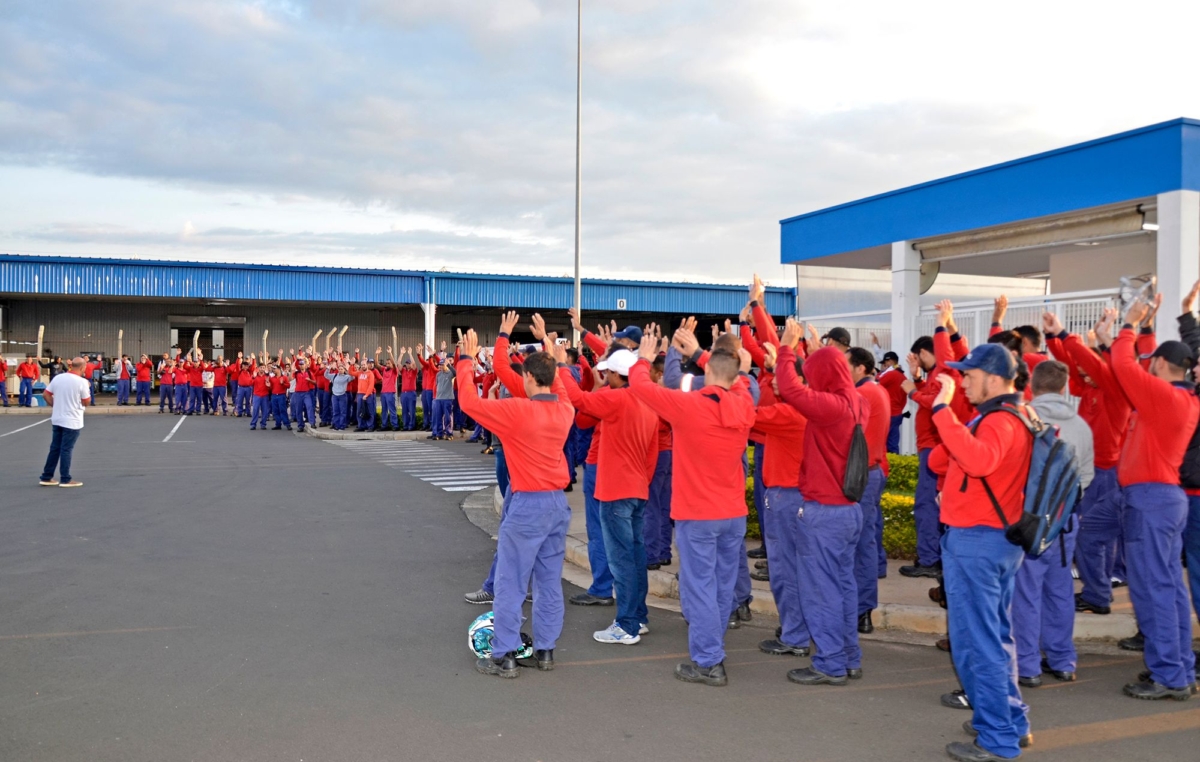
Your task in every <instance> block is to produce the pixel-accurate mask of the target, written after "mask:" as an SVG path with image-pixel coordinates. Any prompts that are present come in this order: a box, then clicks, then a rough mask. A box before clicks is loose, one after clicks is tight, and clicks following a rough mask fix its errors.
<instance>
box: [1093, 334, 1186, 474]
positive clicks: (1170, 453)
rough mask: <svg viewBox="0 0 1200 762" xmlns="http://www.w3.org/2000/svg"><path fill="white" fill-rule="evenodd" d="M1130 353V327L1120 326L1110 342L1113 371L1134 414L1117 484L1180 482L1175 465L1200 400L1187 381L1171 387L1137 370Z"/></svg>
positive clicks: (1132, 346) (1178, 459)
mask: <svg viewBox="0 0 1200 762" xmlns="http://www.w3.org/2000/svg"><path fill="white" fill-rule="evenodd" d="M1134 352H1135V350H1134V334H1133V329H1131V328H1123V329H1122V330H1121V333H1120V334H1118V335H1117V338H1116V340H1114V341H1113V345H1112V372H1113V375H1114V376H1116V379H1117V381H1118V382H1119V383H1120V384H1121V388H1122V389H1124V390H1125V396H1126V397H1128V398H1129V403H1130V404H1131V405H1133V414H1132V415H1131V416H1130V417H1129V433H1128V434H1127V435H1126V436H1125V447H1124V449H1123V450H1122V451H1121V463H1120V465H1118V466H1117V483H1118V484H1120V485H1121V486H1122V487H1128V486H1129V485H1131V484H1144V483H1148V482H1153V483H1159V484H1179V466H1181V465H1182V464H1183V454H1184V453H1185V452H1186V451H1187V447H1188V442H1189V441H1191V438H1192V433H1193V432H1195V430H1196V421H1197V419H1200V399H1198V398H1197V397H1196V393H1195V390H1194V387H1193V385H1192V384H1191V383H1188V382H1186V381H1181V382H1178V383H1177V384H1176V383H1171V382H1169V381H1166V380H1164V379H1161V378H1157V377H1155V376H1152V375H1150V374H1149V373H1148V372H1147V371H1145V370H1142V367H1141V366H1140V365H1139V364H1138V359H1137V355H1136V354H1134Z"/></svg>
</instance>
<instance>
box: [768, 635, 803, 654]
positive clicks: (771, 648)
mask: <svg viewBox="0 0 1200 762" xmlns="http://www.w3.org/2000/svg"><path fill="white" fill-rule="evenodd" d="M758 650H760V651H762V652H763V653H765V654H770V655H772V656H808V654H809V648H808V646H789V645H788V644H787V643H784V642H783V641H781V640H779V639H778V638H776V639H773V640H764V641H763V642H761V643H759V644H758Z"/></svg>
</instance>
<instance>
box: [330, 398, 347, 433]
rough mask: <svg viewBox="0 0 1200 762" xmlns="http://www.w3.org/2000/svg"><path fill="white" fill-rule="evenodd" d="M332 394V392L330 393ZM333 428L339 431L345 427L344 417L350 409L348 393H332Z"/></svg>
mask: <svg viewBox="0 0 1200 762" xmlns="http://www.w3.org/2000/svg"><path fill="white" fill-rule="evenodd" d="M331 394H332V393H331ZM332 396H333V406H332V407H333V428H334V429H335V430H337V431H341V430H342V429H344V428H346V417H347V415H348V414H349V411H350V395H349V394H333V395H332Z"/></svg>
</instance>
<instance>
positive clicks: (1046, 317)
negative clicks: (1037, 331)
mask: <svg viewBox="0 0 1200 762" xmlns="http://www.w3.org/2000/svg"><path fill="white" fill-rule="evenodd" d="M1042 330H1043V331H1045V332H1046V333H1048V334H1050V335H1051V336H1057V335H1059V334H1060V333H1062V332H1063V324H1062V321H1061V320H1059V319H1058V315H1055V314H1054V313H1053V312H1043V313H1042Z"/></svg>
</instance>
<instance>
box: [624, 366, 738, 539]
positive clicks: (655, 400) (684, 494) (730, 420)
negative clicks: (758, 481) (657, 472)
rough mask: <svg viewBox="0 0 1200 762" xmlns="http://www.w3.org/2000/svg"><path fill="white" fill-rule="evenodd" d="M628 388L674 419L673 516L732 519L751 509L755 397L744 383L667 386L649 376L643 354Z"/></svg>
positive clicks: (658, 410) (700, 518)
mask: <svg viewBox="0 0 1200 762" xmlns="http://www.w3.org/2000/svg"><path fill="white" fill-rule="evenodd" d="M629 388H630V390H631V391H632V392H633V395H634V396H635V397H637V398H638V399H640V400H641V401H642V402H645V403H646V404H647V405H648V406H649V407H650V409H651V410H653V411H654V412H656V413H658V415H659V417H661V418H663V419H665V420H666V421H667V422H668V423H670V424H671V428H672V431H673V432H674V434H675V438H674V448H675V449H674V461H673V463H672V473H671V518H673V519H675V520H676V521H681V520H682V521H704V520H717V519H733V518H738V517H740V516H745V515H746V514H747V510H746V472H745V471H744V470H743V468H742V457H743V456H744V455H745V453H746V438H747V436H748V435H749V434H750V427H751V426H752V425H754V401H753V400H752V399H751V398H750V392H749V391H748V390H747V389H746V385H745V384H743V383H737V384H734V385H733V388H731V389H729V390H728V391H727V390H725V389H722V388H721V387H719V386H716V385H715V384H714V385H712V386H707V385H706V386H705V387H704V388H703V389H699V390H697V391H695V392H681V391H678V390H676V389H665V388H663V387H661V386H659V385H658V384H656V383H654V382H653V381H651V380H650V363H648V362H646V361H645V360H638V362H637V364H635V365H634V366H633V368H632V369H630V371H629Z"/></svg>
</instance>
